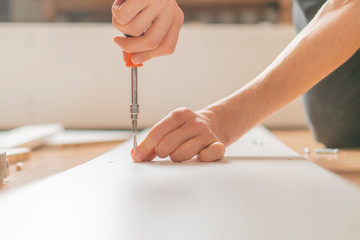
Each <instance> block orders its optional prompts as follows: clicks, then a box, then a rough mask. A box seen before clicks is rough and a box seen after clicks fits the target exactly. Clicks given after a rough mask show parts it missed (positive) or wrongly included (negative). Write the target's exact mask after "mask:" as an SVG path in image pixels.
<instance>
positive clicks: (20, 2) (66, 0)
mask: <svg viewBox="0 0 360 240" xmlns="http://www.w3.org/2000/svg"><path fill="white" fill-rule="evenodd" d="M0 2H1V7H2V9H8V15H6V16H4V17H3V20H4V19H7V20H11V21H48V22H53V21H62V22H63V21H71V22H109V21H111V14H110V11H109V9H110V7H111V5H112V2H113V0H26V1H25V0H0ZM178 4H179V6H180V7H181V8H182V9H183V11H184V13H185V21H186V22H191V21H200V22H205V23H261V22H271V23H289V22H290V21H291V0H178Z"/></svg>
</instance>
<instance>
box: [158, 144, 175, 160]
mask: <svg viewBox="0 0 360 240" xmlns="http://www.w3.org/2000/svg"><path fill="white" fill-rule="evenodd" d="M170 152H171V145H170V144H168V143H167V142H164V143H160V144H159V145H158V146H157V148H156V153H157V154H158V156H159V157H160V158H164V157H167V156H168V155H169V153H170Z"/></svg>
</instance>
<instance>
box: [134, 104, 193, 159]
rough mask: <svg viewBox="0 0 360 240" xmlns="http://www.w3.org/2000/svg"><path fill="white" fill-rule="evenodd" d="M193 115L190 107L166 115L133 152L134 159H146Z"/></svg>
mask: <svg viewBox="0 0 360 240" xmlns="http://www.w3.org/2000/svg"><path fill="white" fill-rule="evenodd" d="M193 115H194V113H193V112H192V111H191V110H189V109H178V110H176V111H174V112H172V113H170V114H169V115H168V116H166V117H165V118H164V119H163V120H161V121H160V122H159V123H158V124H156V125H155V126H154V127H153V128H152V129H151V130H150V132H149V134H148V135H147V136H146V137H145V139H144V141H143V142H141V143H140V145H139V146H138V148H137V149H136V151H135V152H134V154H133V159H134V161H135V162H141V161H144V159H145V158H146V157H147V156H148V155H149V154H150V153H151V152H152V151H153V150H154V149H155V147H156V146H157V145H158V143H159V142H160V140H161V139H162V138H163V137H164V136H166V135H167V134H169V133H170V132H172V131H174V130H175V129H177V128H179V127H181V126H182V125H183V124H184V123H185V122H186V121H187V120H188V119H190V118H191V117H193ZM193 118H194V117H193Z"/></svg>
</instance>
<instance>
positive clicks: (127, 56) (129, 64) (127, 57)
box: [123, 34, 144, 67]
mask: <svg viewBox="0 0 360 240" xmlns="http://www.w3.org/2000/svg"><path fill="white" fill-rule="evenodd" d="M142 35H144V34H142ZM142 35H141V36H142ZM125 37H127V38H132V37H133V36H131V35H129V34H125ZM132 55H133V54H132V53H127V52H125V51H123V57H124V62H125V64H126V66H127V67H142V66H143V65H142V63H139V64H135V63H133V62H132V61H131V57H132Z"/></svg>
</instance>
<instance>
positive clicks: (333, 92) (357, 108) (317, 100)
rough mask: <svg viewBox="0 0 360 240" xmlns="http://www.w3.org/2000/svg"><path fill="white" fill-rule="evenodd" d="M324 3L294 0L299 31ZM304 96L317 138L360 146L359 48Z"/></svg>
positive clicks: (338, 144)
mask: <svg viewBox="0 0 360 240" xmlns="http://www.w3.org/2000/svg"><path fill="white" fill-rule="evenodd" d="M325 2H326V0H293V3H294V4H293V20H294V24H295V26H296V29H297V30H298V32H299V31H301V30H302V29H303V28H304V27H305V26H306V25H307V24H308V23H309V21H310V20H311V19H312V18H313V17H314V16H315V15H316V13H317V12H318V10H319V9H320V8H321V6H322V5H323V4H324V3H325ZM341 44H346V43H341ZM316 67H317V66H314V71H316ZM303 99H304V106H305V109H306V113H307V117H308V120H309V123H310V127H311V128H312V130H313V132H314V135H315V137H316V139H317V140H319V141H320V142H322V143H324V144H325V145H326V146H328V147H360V50H358V51H357V52H356V53H355V54H354V55H353V56H352V57H351V58H350V59H348V60H347V61H346V62H345V63H344V64H343V65H342V66H340V67H339V68H338V69H336V70H335V71H334V72H332V73H331V74H330V75H328V76H327V77H326V78H324V79H323V80H322V81H321V82H319V83H318V84H316V85H315V86H314V87H313V88H312V89H310V90H309V91H308V92H307V93H306V94H304V98H303Z"/></svg>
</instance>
